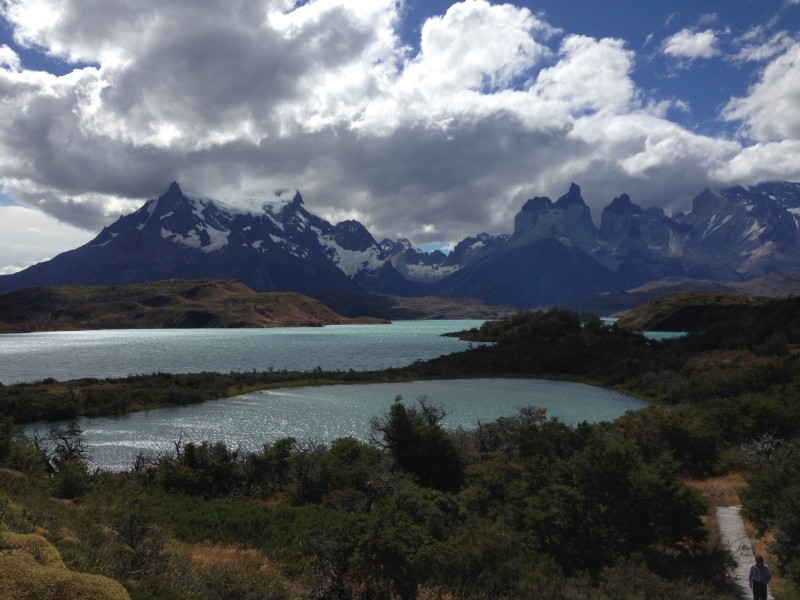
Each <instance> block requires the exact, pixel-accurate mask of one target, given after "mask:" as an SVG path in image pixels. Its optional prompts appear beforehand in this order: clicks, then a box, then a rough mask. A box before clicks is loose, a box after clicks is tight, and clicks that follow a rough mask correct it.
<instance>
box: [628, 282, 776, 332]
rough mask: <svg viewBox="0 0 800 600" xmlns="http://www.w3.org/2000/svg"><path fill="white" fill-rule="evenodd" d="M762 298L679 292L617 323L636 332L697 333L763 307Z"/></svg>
mask: <svg viewBox="0 0 800 600" xmlns="http://www.w3.org/2000/svg"><path fill="white" fill-rule="evenodd" d="M766 303H767V299H766V298H759V297H750V296H739V295H732V294H724V293H719V292H679V293H676V294H669V295H667V296H662V297H660V298H657V299H655V300H651V301H650V302H647V303H645V304H643V305H642V306H639V307H638V308H635V309H633V310H631V311H629V312H628V313H626V314H625V315H623V316H622V317H620V320H619V322H618V325H619V326H620V327H623V328H625V329H632V330H636V331H699V330H700V329H701V328H703V327H708V326H709V325H710V324H712V323H716V322H719V321H722V320H729V319H736V318H738V317H740V316H744V315H746V314H750V313H751V312H752V311H753V310H754V309H756V308H757V307H760V306H764V305H765V304H766Z"/></svg>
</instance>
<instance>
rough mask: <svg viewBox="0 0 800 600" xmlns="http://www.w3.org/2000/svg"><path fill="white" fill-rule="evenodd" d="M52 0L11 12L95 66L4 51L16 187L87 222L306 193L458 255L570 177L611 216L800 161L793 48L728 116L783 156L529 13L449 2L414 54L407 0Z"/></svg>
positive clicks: (39, 35) (618, 58) (36, 202)
mask: <svg viewBox="0 0 800 600" xmlns="http://www.w3.org/2000/svg"><path fill="white" fill-rule="evenodd" d="M40 1H41V3H44V4H45V5H49V6H48V8H49V9H51V10H52V14H53V15H54V18H53V19H50V20H46V19H41V18H40V16H41V15H40V14H39V13H37V12H36V10H35V9H36V7H35V6H33V4H28V2H26V0H20V1H19V2H15V3H12V4H7V5H3V8H2V9H0V10H2V11H3V14H4V16H5V17H6V18H7V20H8V21H9V23H10V25H11V27H12V28H14V30H15V32H16V34H17V37H18V39H20V40H24V41H26V42H27V43H29V44H33V45H36V46H38V47H40V48H41V49H43V50H45V51H47V52H50V53H52V54H56V55H59V56H63V57H66V58H68V59H70V60H72V61H75V62H76V63H81V64H89V65H94V66H91V67H81V68H78V67H76V69H75V70H74V72H72V73H69V74H67V75H64V76H62V77H57V76H55V75H50V74H47V73H41V72H32V71H26V70H24V69H21V68H20V66H19V65H20V63H19V61H18V60H16V57H15V55H14V53H13V51H12V50H11V49H10V48H6V49H4V50H3V55H2V62H1V63H0V119H2V120H3V124H4V125H3V128H2V131H0V182H2V186H3V189H4V191H5V193H6V194H7V195H8V196H10V197H12V198H13V199H15V200H16V201H18V202H20V203H25V204H29V205H31V206H36V207H38V208H40V209H41V210H43V211H45V212H47V213H49V214H51V215H53V216H55V217H56V218H58V219H60V220H62V221H63V222H66V223H71V224H74V225H77V226H79V227H83V228H89V229H93V230H97V229H99V228H100V227H101V226H102V225H104V224H106V223H108V222H109V221H110V220H113V219H114V218H116V216H118V214H119V212H120V211H121V210H126V209H130V208H133V207H134V206H136V205H137V204H139V203H141V202H143V201H144V200H146V199H148V198H151V197H154V196H156V195H158V194H160V193H162V192H163V191H164V190H165V189H166V188H167V186H168V184H169V183H170V182H171V181H172V180H178V181H180V182H181V183H182V184H183V185H184V186H185V187H187V188H188V189H194V190H196V191H198V192H199V193H202V194H204V195H207V196H211V197H219V198H221V199H225V200H228V201H231V200H234V201H235V199H236V198H237V197H242V196H245V197H246V196H248V195H257V194H260V193H261V194H263V193H269V192H271V191H273V190H274V189H278V188H283V187H294V188H297V189H299V190H300V191H301V192H302V194H303V196H304V198H305V199H306V203H307V205H308V207H309V208H310V209H311V210H313V211H315V212H317V213H318V214H320V215H322V216H327V217H329V218H330V219H332V220H337V219H338V218H348V217H352V216H357V217H358V218H359V219H360V220H362V222H364V223H365V224H366V225H367V226H368V227H369V229H370V230H371V231H372V232H373V233H374V234H375V235H376V236H378V237H382V236H392V237H394V236H396V235H403V236H406V237H409V238H411V239H412V241H414V242H415V243H417V244H425V243H446V242H451V243H452V242H456V241H458V240H459V239H461V238H462V237H464V236H466V235H474V234H476V233H479V232H482V231H488V232H490V233H498V232H502V231H510V229H511V227H512V226H513V217H514V214H515V213H516V212H517V211H518V210H519V208H520V207H521V206H522V204H523V203H524V202H525V200H526V199H528V198H530V197H532V196H535V195H548V196H550V197H552V198H557V197H558V196H560V195H561V194H563V193H564V192H566V190H567V189H568V186H569V184H570V183H571V182H576V183H578V184H580V185H581V187H582V189H583V194H584V198H585V199H586V200H587V203H589V205H590V206H591V208H592V210H593V214H594V216H595V219H599V215H600V211H601V210H602V208H603V207H604V206H606V205H607V204H608V203H609V202H610V200H611V199H612V198H614V197H615V196H617V195H619V194H620V193H622V192H627V193H629V194H630V195H631V196H632V198H633V200H634V201H635V202H637V203H639V204H641V205H643V206H651V205H661V206H665V207H667V208H668V209H675V210H678V209H686V208H687V207H688V202H689V200H690V198H691V196H692V195H693V194H695V193H697V192H698V191H700V190H701V189H702V188H703V187H706V186H712V187H714V186H717V185H720V184H725V183H726V182H729V181H734V180H735V181H736V182H737V183H747V182H753V181H754V178H755V177H756V176H762V175H763V174H764V173H765V172H767V171H769V172H771V173H774V172H775V168H772V170H771V171H770V170H769V169H768V168H767V167H769V166H770V165H773V167H774V165H776V164H779V163H780V161H776V160H775V156H776V155H777V154H778V153H781V154H782V156H783V157H784V158H785V159H786V157H787V156H788V159H786V160H785V161H784V162H783V163H780V164H789V165H791V164H794V165H797V164H800V161H797V160H796V159H797V157H798V156H800V148H798V146H797V144H794V143H791V142H793V141H795V140H794V138H797V129H798V128H797V126H796V123H797V119H796V118H795V117H796V115H797V111H794V112H793V113H792V115H793V116H792V117H791V118H786V119H783V121H782V122H781V123H780V124H775V123H773V122H771V121H769V119H768V117H769V116H770V115H774V114H775V111H774V110H773V109H774V108H775V107H785V106H790V105H791V100H792V98H795V95H796V89H797V84H796V81H800V78H797V77H795V76H796V75H797V68H798V67H797V60H796V55H797V50H796V47H795V48H789V49H787V50H786V51H785V52H784V53H783V54H782V55H780V56H776V57H775V58H774V59H773V61H772V62H771V63H769V64H768V65H766V66H765V70H764V72H763V74H762V76H761V79H762V80H761V82H760V83H758V84H756V85H754V86H753V88H752V89H751V91H750V93H749V95H747V96H746V97H743V98H739V99H735V100H734V101H732V102H731V104H730V105H729V106H728V108H727V109H726V111H725V113H724V114H725V116H726V118H729V119H731V120H739V121H741V122H742V124H743V125H744V128H743V129H744V130H746V131H748V132H750V133H751V135H753V136H761V138H762V139H761V141H766V142H770V143H771V145H770V144H763V145H755V146H750V147H747V148H745V149H744V150H743V148H742V144H741V143H740V142H738V141H736V140H730V139H723V138H714V137H709V136H701V135H697V134H696V133H694V132H692V131H688V130H686V129H685V128H682V127H681V126H679V125H677V124H675V123H673V122H671V121H670V120H669V119H668V118H667V116H666V115H667V114H668V108H669V104H670V103H669V102H659V101H658V99H657V98H649V97H648V94H647V93H646V92H645V91H643V90H641V89H637V87H636V85H635V84H634V82H633V80H632V78H631V73H632V71H633V69H634V68H635V58H636V57H635V56H634V55H633V53H632V52H631V51H630V50H628V49H627V48H626V47H625V44H624V42H623V41H621V40H616V39H614V40H612V39H600V40H598V39H594V38H590V37H586V36H577V35H571V34H569V33H568V32H567V33H566V34H565V35H564V36H563V37H559V38H558V40H555V41H554V40H553V32H554V31H556V30H555V29H554V28H553V27H551V26H550V25H549V24H548V23H546V22H544V21H543V20H542V19H541V18H540V17H537V16H536V15H533V14H532V13H531V12H530V11H529V10H527V9H523V8H518V7H515V6H513V5H510V4H504V5H492V4H490V3H489V2H485V1H479V0H476V1H473V2H469V3H463V4H460V3H459V4H455V5H453V6H451V7H450V9H449V10H448V11H447V12H446V14H444V15H442V16H440V17H438V18H436V19H432V20H430V21H428V22H427V23H426V24H425V26H424V27H422V29H421V35H422V36H423V37H422V39H421V42H420V44H419V48H420V50H419V52H418V53H416V54H415V55H409V54H408V49H407V48H406V47H405V46H404V45H403V42H402V40H400V39H399V37H398V33H397V32H398V31H399V30H400V28H401V27H400V22H399V19H400V18H401V13H400V9H399V4H400V3H399V2H396V1H395V0H328V1H326V2H321V1H317V2H314V1H312V2H304V3H295V2H291V1H289V0H265V1H264V2H252V1H250V0H231V1H230V2H226V3H221V2H219V1H218V0H174V1H171V2H157V1H156V0H141V1H138V2H127V1H126V2H107V1H101V0H40ZM498 31H503V35H498ZM696 37H697V36H694V37H687V41H695V42H698V41H703V40H697V39H695V38H696ZM559 42H560V44H561V45H560V47H551V46H550V45H549V44H557V43H559ZM696 45H697V44H696ZM698 47H699V48H700V49H699V50H697V49H696V50H695V54H697V55H701V52H700V50H702V49H703V48H708V47H711V46H709V45H708V44H706V45H704V46H698ZM792 52H794V54H792ZM695 54H693V55H692V56H694V55H695ZM770 90H771V92H770ZM770 123H772V124H770ZM781 136H783V137H784V138H785V139H780V140H776V139H775V138H780V137H781ZM792 158H793V159H794V160H789V159H792ZM765 169H766V170H765ZM783 173H784V177H786V178H789V177H792V176H796V177H800V167H797V166H795V167H794V171H792V168H784V170H783ZM0 267H2V265H1V264H0Z"/></svg>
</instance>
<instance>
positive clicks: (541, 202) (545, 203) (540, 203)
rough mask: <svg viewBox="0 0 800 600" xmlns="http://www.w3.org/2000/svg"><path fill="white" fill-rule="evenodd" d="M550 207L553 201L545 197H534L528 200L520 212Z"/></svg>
mask: <svg viewBox="0 0 800 600" xmlns="http://www.w3.org/2000/svg"><path fill="white" fill-rule="evenodd" d="M552 205H553V201H552V200H550V198H548V197H547V196H536V197H535V198H531V199H530V200H528V201H527V202H526V203H525V205H524V206H523V207H522V210H523V211H528V210H539V209H541V208H550V207H551V206H552Z"/></svg>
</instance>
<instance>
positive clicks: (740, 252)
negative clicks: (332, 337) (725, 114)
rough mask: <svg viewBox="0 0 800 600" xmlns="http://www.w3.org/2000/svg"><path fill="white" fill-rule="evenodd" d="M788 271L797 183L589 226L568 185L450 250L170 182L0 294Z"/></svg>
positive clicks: (295, 201)
mask: <svg viewBox="0 0 800 600" xmlns="http://www.w3.org/2000/svg"><path fill="white" fill-rule="evenodd" d="M795 271H800V183H790V182H782V181H778V182H768V183H762V184H759V185H756V186H752V187H732V188H728V189H724V190H721V191H711V190H704V191H703V192H701V193H700V194H699V195H698V196H697V197H695V198H694V200H693V203H692V208H691V210H690V211H689V212H687V213H678V214H673V215H672V216H667V215H666V214H665V212H664V211H663V210H662V209H660V208H649V209H643V208H641V207H640V206H638V205H636V204H635V203H634V202H633V201H632V199H631V198H630V197H629V196H628V195H626V194H622V195H620V196H618V197H617V198H614V199H613V200H612V201H611V203H610V204H609V205H608V206H607V207H606V208H605V209H604V210H603V211H602V214H601V216H600V225H599V227H597V226H596V225H595V222H594V221H593V219H592V215H591V211H590V209H589V207H588V206H587V205H586V203H585V201H584V200H583V197H582V196H581V190H580V188H579V187H578V186H577V185H575V184H572V185H571V186H570V188H569V190H568V191H567V193H566V194H564V195H563V196H562V197H560V198H559V199H557V200H556V201H553V200H551V199H550V198H547V197H536V198H532V199H530V200H528V201H527V202H526V203H525V204H524V206H523V207H522V209H521V210H520V211H519V213H517V215H516V217H515V219H514V231H513V233H512V234H511V235H496V236H495V235H490V234H487V233H481V234H478V235H475V236H474V237H468V238H466V239H464V240H462V241H461V242H459V243H458V244H457V245H456V246H455V248H454V249H453V251H452V252H450V253H449V254H445V253H443V252H441V251H439V250H435V251H433V252H425V251H422V250H420V249H418V248H415V247H414V246H413V244H411V242H409V241H408V240H402V239H401V240H388V239H386V240H382V241H380V242H378V241H377V240H376V239H375V238H374V237H373V236H372V235H371V234H370V233H369V231H367V229H366V228H365V227H364V226H363V225H362V224H361V223H359V222H358V221H355V220H348V221H342V222H340V223H337V224H335V225H333V224H331V223H329V222H328V221H326V220H324V219H322V218H320V217H318V216H317V215H314V214H313V213H311V212H310V211H308V210H307V209H306V207H305V205H304V203H303V199H302V197H301V195H300V193H299V192H297V191H296V190H282V191H279V192H276V193H275V194H274V197H273V198H272V199H271V200H270V201H267V202H251V203H250V205H249V206H248V207H246V208H243V207H242V206H241V205H240V206H237V207H235V208H234V207H232V206H228V205H226V204H224V203H221V202H219V201H215V200H211V199H208V198H203V197H198V196H194V195H187V194H186V193H184V191H183V190H182V189H181V187H180V185H178V184H177V183H173V184H172V185H171V186H170V187H169V189H168V190H167V191H166V192H165V193H164V194H163V195H162V196H161V197H159V198H157V199H152V200H149V201H148V202H146V203H145V204H144V205H143V206H142V207H141V208H140V209H139V210H137V211H135V212H133V213H131V214H128V215H125V216H122V217H120V218H119V219H118V220H117V221H116V222H114V223H113V224H111V225H109V226H108V227H106V228H104V229H103V231H101V232H100V234H99V235H98V236H97V237H96V238H95V239H93V240H92V241H91V242H89V243H88V244H86V245H84V246H81V247H80V248H77V249H74V250H70V251H67V252H64V253H62V254H60V255H58V256H56V257H55V258H53V259H51V260H49V261H46V262H42V263H39V264H36V265H33V266H31V267H29V268H27V269H25V270H23V271H20V272H18V273H14V274H12V275H5V276H2V277H0V292H5V291H11V290H17V289H22V288H26V287H31V286H36V285H56V284H90V285H114V284H123V283H138V282H148V281H158V280H163V279H176V278H180V279H197V278H208V277H214V278H228V279H239V280H240V281H242V282H243V283H245V284H246V285H247V286H249V287H250V288H252V289H253V290H256V291H259V292H262V291H276V290H282V291H286V290H288V291H296V292H302V293H305V294H312V295H315V294H316V295H324V294H331V293H335V294H382V295H397V296H426V295H440V296H466V297H474V298H479V299H481V300H483V301H484V302H487V303H489V304H509V305H513V306H515V307H517V308H523V309H526V308H534V307H542V306H550V305H555V304H566V303H571V302H576V301H580V300H582V299H585V298H587V297H589V296H591V295H593V294H608V293H615V292H622V291H625V290H629V289H631V288H636V287H637V286H643V285H645V284H648V283H650V282H653V281H656V280H661V279H665V278H668V279H670V278H671V279H673V280H674V279H675V278H686V279H687V280H703V281H711V282H742V281H747V280H751V279H754V278H757V277H762V276H765V275H768V274H770V273H786V272H795Z"/></svg>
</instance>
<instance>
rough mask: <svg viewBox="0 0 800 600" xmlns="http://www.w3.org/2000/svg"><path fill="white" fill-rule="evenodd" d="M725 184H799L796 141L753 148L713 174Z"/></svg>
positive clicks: (799, 160) (799, 152) (799, 155)
mask: <svg viewBox="0 0 800 600" xmlns="http://www.w3.org/2000/svg"><path fill="white" fill-rule="evenodd" d="M713 175H714V176H715V177H716V178H718V179H719V180H720V181H725V182H726V183H727V184H733V183H740V184H747V183H750V182H753V181H769V180H775V179H784V180H789V181H798V180H800V140H783V141H780V142H767V143H760V144H754V145H753V146H750V147H747V148H744V149H743V150H742V151H741V152H740V153H739V154H738V155H737V156H735V157H733V158H732V159H731V160H730V161H728V162H726V163H724V164H722V165H720V167H719V168H718V169H717V170H715V171H714V172H713Z"/></svg>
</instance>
